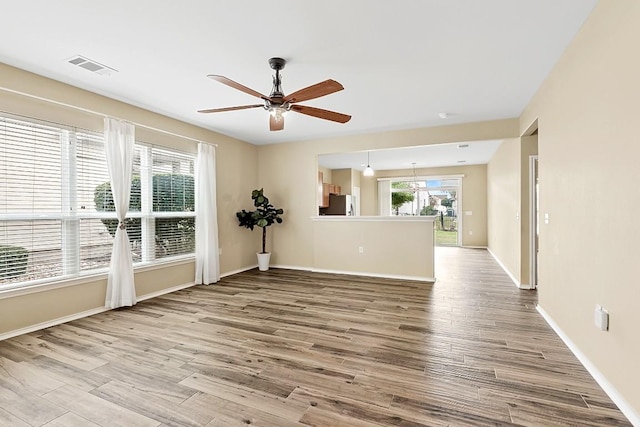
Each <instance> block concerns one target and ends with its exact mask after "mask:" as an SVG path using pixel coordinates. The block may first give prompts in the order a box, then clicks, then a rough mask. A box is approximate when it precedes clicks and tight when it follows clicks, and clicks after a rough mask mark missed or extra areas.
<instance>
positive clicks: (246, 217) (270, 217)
mask: <svg viewBox="0 0 640 427" xmlns="http://www.w3.org/2000/svg"><path fill="white" fill-rule="evenodd" d="M251 199H253V206H255V207H256V210H254V211H245V210H244V209H242V210H241V211H240V212H236V216H237V217H238V221H239V222H240V224H239V226H240V227H246V228H248V229H250V230H253V227H260V228H262V252H258V253H257V255H258V268H259V269H260V271H266V270H268V269H269V260H270V259H271V253H270V252H267V249H266V247H267V227H269V226H270V225H272V224H274V223H276V222H277V223H278V224H281V223H282V218H280V215H282V214H283V213H284V210H282V209H276V208H275V207H274V206H273V205H272V204H271V203H269V199H268V198H267V197H266V196H265V195H264V189H262V188H261V189H260V190H253V191H252V192H251Z"/></svg>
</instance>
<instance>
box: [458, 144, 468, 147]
mask: <svg viewBox="0 0 640 427" xmlns="http://www.w3.org/2000/svg"><path fill="white" fill-rule="evenodd" d="M458 148H469V144H458Z"/></svg>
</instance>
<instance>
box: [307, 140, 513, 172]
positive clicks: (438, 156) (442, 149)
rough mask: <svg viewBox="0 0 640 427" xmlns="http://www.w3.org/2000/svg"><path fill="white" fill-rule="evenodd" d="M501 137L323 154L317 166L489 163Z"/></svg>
mask: <svg viewBox="0 0 640 427" xmlns="http://www.w3.org/2000/svg"><path fill="white" fill-rule="evenodd" d="M501 143H502V140H490V141H473V142H461V143H452V144H436V145H426V146H417V147H405V148H393V149H388V150H375V151H371V152H366V151H360V152H351V153H336V154H323V155H321V156H318V165H319V166H322V167H324V168H328V169H356V170H359V171H362V170H364V168H365V167H366V166H367V161H369V162H370V165H371V167H372V168H373V169H374V170H377V171H380V170H396V169H411V168H413V166H414V163H415V167H416V168H433V167H445V166H466V165H482V164H486V163H489V160H491V157H492V156H493V154H494V153H495V152H496V150H497V149H498V147H500V144H501Z"/></svg>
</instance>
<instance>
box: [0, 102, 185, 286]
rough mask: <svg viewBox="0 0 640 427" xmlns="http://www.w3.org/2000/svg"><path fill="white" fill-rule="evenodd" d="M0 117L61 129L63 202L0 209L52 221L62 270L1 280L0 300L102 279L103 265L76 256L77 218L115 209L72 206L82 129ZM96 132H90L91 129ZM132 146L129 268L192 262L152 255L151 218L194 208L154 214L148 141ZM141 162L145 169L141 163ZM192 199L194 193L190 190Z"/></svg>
mask: <svg viewBox="0 0 640 427" xmlns="http://www.w3.org/2000/svg"><path fill="white" fill-rule="evenodd" d="M0 117H2V118H7V119H9V120H16V121H21V122H25V123H28V124H30V125H36V126H46V127H50V128H54V129H55V130H56V131H58V130H59V131H60V155H61V170H60V171H59V172H60V176H61V182H62V184H61V185H62V188H61V190H62V206H61V210H60V211H59V212H55V211H54V212H35V213H27V212H25V213H9V214H3V213H0V221H6V222H11V221H38V220H56V221H60V224H61V242H60V249H61V251H62V258H61V263H62V266H61V267H62V273H61V274H59V275H56V276H51V277H44V278H39V279H34V280H25V281H23V282H13V283H6V284H0V298H1V297H7V296H14V295H16V294H23V293H25V292H31V291H29V289H33V291H40V290H42V289H43V288H45V289H49V288H57V287H62V286H70V285H73V284H76V283H77V282H78V281H79V280H80V281H82V282H84V281H86V280H88V279H89V278H95V279H98V278H102V277H106V273H107V271H108V266H105V267H101V268H94V269H87V270H82V269H81V259H80V248H81V242H80V221H81V220H82V219H117V218H116V214H115V212H109V211H101V212H83V211H82V210H80V209H79V207H78V209H74V207H77V196H78V185H77V184H78V183H77V159H78V157H77V155H76V154H77V153H76V149H77V141H78V140H77V134H78V133H84V132H86V131H85V130H82V129H75V128H73V127H70V126H66V125H61V124H57V123H50V122H45V121H42V120H38V119H33V118H26V117H22V116H17V115H12V114H8V113H1V115H0ZM90 132H91V133H96V132H95V131H90ZM135 144H136V148H138V149H140V153H141V158H140V162H141V170H140V181H141V182H140V185H141V210H140V212H128V213H127V218H141V232H142V236H141V251H142V254H141V255H142V256H141V260H140V261H139V262H135V263H134V270H136V271H137V270H140V269H147V268H150V267H154V266H161V265H167V264H173V263H176V262H177V263H181V262H187V261H191V260H193V259H194V258H195V252H190V253H186V254H180V255H174V256H169V257H162V258H156V256H155V230H154V227H155V220H156V219H157V218H195V216H196V214H195V211H193V212H192V211H177V212H153V171H152V168H151V167H150V166H151V165H150V162H151V161H152V153H153V149H154V147H156V146H155V145H153V144H149V143H143V142H138V141H136V142H135ZM157 148H158V149H161V150H163V151H167V152H170V153H175V154H179V155H181V156H187V157H189V158H192V159H193V161H194V163H195V157H196V155H195V154H193V153H185V152H183V151H180V150H176V149H173V148H167V147H160V146H158V147H157ZM143 166H144V167H143ZM194 197H195V194H194Z"/></svg>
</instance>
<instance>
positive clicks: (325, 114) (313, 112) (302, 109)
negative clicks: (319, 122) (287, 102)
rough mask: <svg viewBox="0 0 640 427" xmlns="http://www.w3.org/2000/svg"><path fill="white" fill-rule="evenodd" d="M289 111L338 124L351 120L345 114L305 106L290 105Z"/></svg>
mask: <svg viewBox="0 0 640 427" xmlns="http://www.w3.org/2000/svg"><path fill="white" fill-rule="evenodd" d="M291 111H295V112H296V113H302V114H306V115H307V116H313V117H318V118H320V119H325V120H331V121H333V122H338V123H347V122H348V121H349V120H351V116H349V115H347V114H342V113H336V112H335V111H329V110H323V109H321V108H315V107H308V106H306V105H292V106H291Z"/></svg>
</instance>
